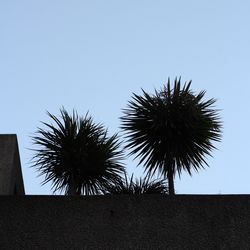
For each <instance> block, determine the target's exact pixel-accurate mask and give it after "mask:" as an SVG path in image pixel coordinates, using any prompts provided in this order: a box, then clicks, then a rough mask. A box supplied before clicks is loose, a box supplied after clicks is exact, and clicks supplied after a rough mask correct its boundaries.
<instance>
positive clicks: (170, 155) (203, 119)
mask: <svg viewBox="0 0 250 250" xmlns="http://www.w3.org/2000/svg"><path fill="white" fill-rule="evenodd" d="M190 85H191V81H190V82H189V83H185V85H184V86H183V88H181V79H180V78H179V79H177V78H176V79H175V81H174V87H173V89H171V86H170V79H168V83H167V86H164V88H163V89H161V90H160V91H155V94H153V95H151V94H148V93H147V92H145V91H144V90H142V91H143V94H142V95H136V94H133V97H132V100H131V101H129V104H128V107H127V108H126V109H124V115H123V116H122V117H121V121H122V126H121V128H122V129H123V130H124V131H125V132H126V138H127V145H126V147H127V148H129V149H131V152H130V153H131V154H135V155H136V157H135V158H137V157H139V158H140V161H139V164H141V163H144V167H145V170H146V171H147V173H148V174H149V175H151V174H154V173H155V172H156V171H159V172H160V173H161V174H163V175H164V176H165V177H167V179H168V185H169V194H170V195H174V194H175V189H174V176H175V174H176V172H178V174H179V176H180V174H181V172H182V170H184V171H187V172H188V173H189V174H190V175H191V170H192V168H193V169H194V170H196V171H198V169H199V168H201V167H203V164H205V165H207V163H206V160H205V156H206V155H210V151H211V150H212V149H214V148H215V147H214V146H213V144H212V142H213V141H220V139H221V122H220V118H219V116H218V112H217V111H218V110H216V109H214V108H213V105H214V103H215V99H209V100H207V101H203V97H204V95H205V91H201V92H200V93H198V94H194V93H193V92H192V91H191V89H190Z"/></svg>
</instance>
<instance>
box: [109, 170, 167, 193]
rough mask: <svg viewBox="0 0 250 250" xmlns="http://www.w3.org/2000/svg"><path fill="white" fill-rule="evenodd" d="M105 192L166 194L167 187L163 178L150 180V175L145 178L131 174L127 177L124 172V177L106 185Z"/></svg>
mask: <svg viewBox="0 0 250 250" xmlns="http://www.w3.org/2000/svg"><path fill="white" fill-rule="evenodd" d="M104 193H105V194H111V195H117V194H137V195H139V194H167V193H168V187H167V183H166V181H165V180H162V179H155V180H151V179H150V176H147V177H146V178H140V179H135V180H134V176H133V174H132V175H131V177H130V178H128V176H127V174H126V173H124V177H123V178H121V179H120V180H118V181H117V182H116V183H112V184H110V185H108V186H107V187H106V188H105V190H104Z"/></svg>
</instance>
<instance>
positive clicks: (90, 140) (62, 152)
mask: <svg viewBox="0 0 250 250" xmlns="http://www.w3.org/2000/svg"><path fill="white" fill-rule="evenodd" d="M60 113H61V117H60V118H61V119H60V118H57V117H56V116H54V115H52V114H51V113H49V112H48V115H49V117H50V118H51V119H52V121H53V123H54V125H53V124H49V123H43V124H44V125H45V127H46V129H42V128H38V131H37V132H36V134H35V136H33V137H32V140H33V143H34V144H35V145H37V146H38V148H37V149H35V155H34V158H33V165H32V166H33V167H36V168H37V170H38V171H40V175H44V176H45V180H44V182H43V184H45V183H47V182H49V181H52V189H53V190H54V191H57V190H59V191H65V193H66V194H78V195H80V194H85V195H91V194H99V193H101V190H102V189H103V187H104V186H106V185H108V184H110V183H112V182H117V181H118V180H119V179H120V178H121V177H120V174H121V173H123V172H124V167H123V165H122V164H121V163H120V161H121V159H122V152H121V151H120V150H119V146H120V143H119V142H118V138H117V135H116V134H115V135H113V136H111V137H108V136H107V130H106V129H105V128H104V126H103V125H101V124H95V123H94V122H93V119H92V118H91V117H90V116H89V115H88V114H86V115H85V117H83V118H82V117H78V115H77V113H76V112H75V111H73V114H72V115H69V114H68V112H67V111H66V110H65V109H62V110H61V111H60Z"/></svg>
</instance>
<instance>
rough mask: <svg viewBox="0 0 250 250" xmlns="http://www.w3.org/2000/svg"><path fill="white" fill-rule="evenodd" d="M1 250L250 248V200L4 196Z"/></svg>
mask: <svg viewBox="0 0 250 250" xmlns="http://www.w3.org/2000/svg"><path fill="white" fill-rule="evenodd" d="M0 204H1V206H0V214H1V220H0V239H1V240H0V249H1V250H3V249H181V250H184V249H189V250H195V249H199V250H202V249H225V250H230V249H236V250H244V249H248V250H249V249H250V196H248V195H240V196H236V195H229V196H223V195H215V196H206V195H204V196H199V195H198V196H196V195H186V196H184V195H178V196H176V197H174V198H171V197H168V196H164V195H144V196H127V195H124V196H95V197H94V196H93V197H66V196H0Z"/></svg>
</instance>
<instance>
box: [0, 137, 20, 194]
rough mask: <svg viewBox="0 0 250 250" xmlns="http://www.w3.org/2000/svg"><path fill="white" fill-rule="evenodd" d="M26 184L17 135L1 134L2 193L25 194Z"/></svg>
mask: <svg viewBox="0 0 250 250" xmlns="http://www.w3.org/2000/svg"><path fill="white" fill-rule="evenodd" d="M23 194H24V185H23V177H22V170H21V164H20V158H19V151H18V143H17V137H16V135H14V134H13V135H0V195H23Z"/></svg>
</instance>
